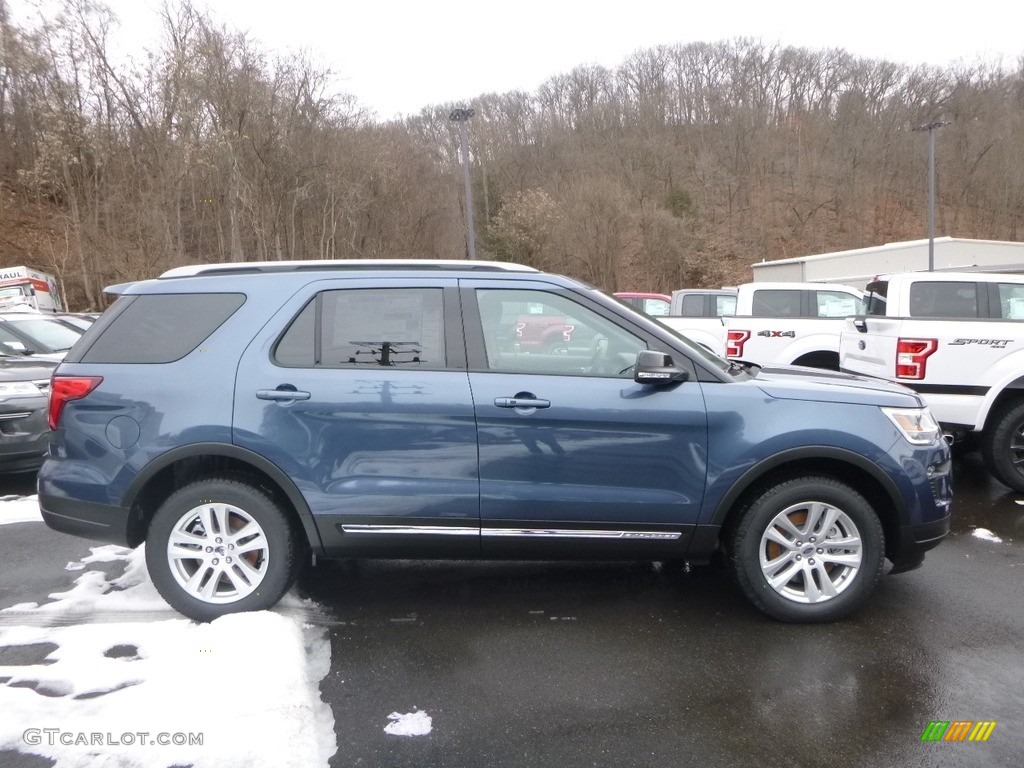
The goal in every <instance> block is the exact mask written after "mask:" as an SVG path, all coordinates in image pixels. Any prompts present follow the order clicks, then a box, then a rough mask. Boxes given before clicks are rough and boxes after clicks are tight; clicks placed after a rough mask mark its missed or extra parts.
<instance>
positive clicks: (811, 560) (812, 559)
mask: <svg viewBox="0 0 1024 768" xmlns="http://www.w3.org/2000/svg"><path fill="white" fill-rule="evenodd" d="M214 562H217V561H216V560H214ZM807 562H808V563H810V564H811V565H814V558H813V557H812V558H811V559H810V560H808V561H807Z"/></svg>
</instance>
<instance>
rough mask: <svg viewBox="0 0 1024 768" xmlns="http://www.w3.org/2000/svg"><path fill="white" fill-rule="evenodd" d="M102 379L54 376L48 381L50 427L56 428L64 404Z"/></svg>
mask: <svg viewBox="0 0 1024 768" xmlns="http://www.w3.org/2000/svg"><path fill="white" fill-rule="evenodd" d="M101 381H103V377H102V376H54V377H53V381H51V382H50V413H49V423H50V429H56V428H57V424H58V423H59V422H60V415H61V413H63V412H64V406H65V405H66V404H67V403H69V402H71V401H72V400H80V399H82V398H83V397H85V396H86V395H88V394H89V393H90V392H92V391H93V390H94V389H96V387H98V386H99V385H100V382H101Z"/></svg>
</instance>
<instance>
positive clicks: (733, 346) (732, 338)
mask: <svg viewBox="0 0 1024 768" xmlns="http://www.w3.org/2000/svg"><path fill="white" fill-rule="evenodd" d="M749 338H750V331H729V334H728V337H727V338H726V342H725V356H726V357H742V356H743V345H744V344H746V343H747V339H749Z"/></svg>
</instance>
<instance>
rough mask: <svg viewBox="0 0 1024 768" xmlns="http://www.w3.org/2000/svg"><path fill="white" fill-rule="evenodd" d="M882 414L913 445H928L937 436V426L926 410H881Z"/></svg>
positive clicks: (929, 412) (930, 413)
mask: <svg viewBox="0 0 1024 768" xmlns="http://www.w3.org/2000/svg"><path fill="white" fill-rule="evenodd" d="M882 413H884V414H885V415H886V416H888V417H889V421H891V422H892V423H893V424H894V425H895V426H896V429H898V430H899V431H900V433H901V434H902V435H903V436H904V437H905V438H907V442H910V443H913V444H914V445H928V444H929V443H932V442H934V441H935V440H936V439H937V438H938V436H939V425H938V424H937V423H936V421H935V419H934V417H933V416H932V412H931V411H929V410H928V409H927V408H883V409H882Z"/></svg>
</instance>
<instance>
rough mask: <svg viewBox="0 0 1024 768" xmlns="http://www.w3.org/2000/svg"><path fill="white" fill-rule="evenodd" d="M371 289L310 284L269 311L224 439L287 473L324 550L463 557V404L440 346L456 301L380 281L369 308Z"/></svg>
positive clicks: (473, 452) (466, 424) (458, 377)
mask: <svg viewBox="0 0 1024 768" xmlns="http://www.w3.org/2000/svg"><path fill="white" fill-rule="evenodd" d="M381 285H382V281H380V280H374V281H372V283H370V282H368V281H363V280H331V281H322V282H320V283H317V284H316V285H314V286H310V287H309V288H308V289H307V290H306V291H304V292H303V293H301V294H299V295H296V297H294V298H293V300H292V301H290V302H289V303H288V305H287V306H286V307H285V308H284V309H282V311H281V312H280V313H278V315H277V316H275V318H274V319H273V320H272V321H271V323H269V324H268V326H267V328H265V329H264V330H263V332H261V334H260V335H259V336H258V337H257V338H256V339H255V340H254V341H253V343H252V344H251V345H250V347H249V349H248V350H247V351H246V353H245V354H244V356H243V358H242V361H241V363H240V365H239V371H238V378H237V384H236V394H235V422H234V439H235V442H236V443H237V444H239V445H241V446H243V447H246V448H249V449H250V450H253V451H256V452H257V453H260V454H262V455H264V456H266V457H267V458H268V459H270V460H271V461H273V462H274V463H276V464H277V465H278V466H280V467H281V468H282V469H283V470H284V471H285V472H286V473H287V474H288V475H289V476H290V477H292V478H293V479H294V480H295V482H296V484H297V485H298V487H299V490H300V491H301V492H302V494H303V496H304V497H305V499H306V501H307V503H308V504H309V506H310V509H311V510H312V512H313V515H314V519H315V521H316V523H317V526H318V528H319V530H320V534H321V537H322V538H323V541H324V545H325V547H326V548H327V550H328V552H329V554H334V555H344V554H352V555H357V554H358V555H374V554H380V555H383V556H389V557H402V556H414V557H415V556H425V555H430V556H472V555H475V554H477V553H478V552H479V478H478V473H477V446H476V428H475V424H474V414H473V407H472V399H471V395H470V390H469V381H468V376H467V373H466V371H465V370H464V368H463V363H462V362H461V359H459V358H460V356H459V355H454V357H455V358H456V363H455V365H454V366H452V365H450V364H449V362H448V361H449V359H450V358H451V357H453V355H450V354H446V353H445V352H444V345H443V340H444V335H445V334H444V331H443V329H444V327H445V325H446V324H449V323H451V321H452V315H454V316H455V318H456V319H457V316H458V306H457V299H455V298H454V293H452V294H451V296H452V301H449V300H448V299H444V298H440V299H439V300H438V301H436V302H435V301H434V298H438V297H443V291H444V288H445V287H449V288H450V287H452V286H453V285H454V281H446V280H443V279H441V280H435V281H431V282H429V283H424V282H423V281H417V283H416V284H415V287H413V286H410V285H409V284H408V283H406V282H403V281H401V280H392V281H389V283H388V285H387V288H388V289H389V290H388V291H387V292H386V293H387V296H386V297H385V300H384V301H382V302H381V303H380V305H379V306H374V307H373V309H372V311H370V310H369V308H367V307H366V306H365V305H366V302H367V301H368V300H376V299H377V298H378V297H380V296H381V294H380V292H379V291H377V290H376V289H379V288H380V287H381ZM421 288H425V289H427V290H433V291H436V296H431V298H430V300H429V301H422V300H421V299H420V298H419V297H418V294H415V293H411V294H408V295H406V293H405V292H406V291H407V290H413V291H419V290H420V289H421ZM362 289H370V292H369V293H361V294H359V295H358V296H357V295H356V294H355V293H352V292H359V291H361V290H362ZM317 295H320V296H321V299H320V300H319V301H320V306H319V307H317V306H316V301H317V300H316V298H315V297H316V296H317ZM452 307H454V311H452ZM304 308H305V309H304ZM355 314H358V315H360V316H363V317H364V318H365V320H360V319H359V317H356V316H355ZM293 318H295V320H294V322H292V321H293ZM317 318H319V322H318V321H317ZM317 328H320V332H319V334H318V333H317V331H316V329H317ZM286 329H287V330H286ZM457 335H458V337H459V338H461V332H459V333H458V334H457ZM421 336H422V338H421ZM313 337H316V340H315V342H314V338H313ZM378 337H379V338H378ZM279 338H281V343H280V344H278V339H279ZM292 393H294V394H295V398H294V399H292V398H290V395H291V394H292Z"/></svg>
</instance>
